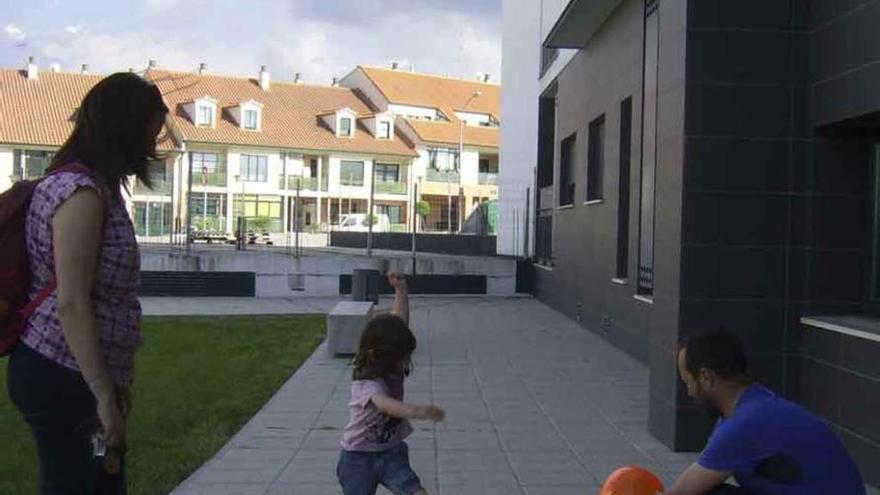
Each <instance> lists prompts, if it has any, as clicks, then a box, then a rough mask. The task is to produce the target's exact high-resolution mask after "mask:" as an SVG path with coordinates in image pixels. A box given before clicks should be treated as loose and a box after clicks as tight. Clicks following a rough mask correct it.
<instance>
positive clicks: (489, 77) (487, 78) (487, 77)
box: [483, 74, 492, 83]
mask: <svg viewBox="0 0 880 495" xmlns="http://www.w3.org/2000/svg"><path fill="white" fill-rule="evenodd" d="M490 79H492V74H483V82H484V83H488V82H489V80H490Z"/></svg>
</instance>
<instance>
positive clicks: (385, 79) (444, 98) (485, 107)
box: [355, 66, 501, 148]
mask: <svg viewBox="0 0 880 495" xmlns="http://www.w3.org/2000/svg"><path fill="white" fill-rule="evenodd" d="M355 70H361V71H363V73H364V74H365V75H366V76H367V77H368V78H369V79H370V80H371V81H372V82H373V84H375V85H376V88H377V89H378V90H379V92H381V93H382V95H383V96H385V98H386V99H387V100H388V102H389V103H394V104H398V105H412V106H420V107H430V108H437V109H439V110H440V111H442V112H443V113H444V114H445V115H446V116H447V117H449V120H450V122H436V121H425V120H416V119H407V121H408V122H409V123H410V125H411V126H412V127H413V129H414V130H415V131H416V133H417V134H418V135H419V137H420V138H421V139H422V140H423V141H428V142H440V143H454V144H458V141H459V119H458V118H457V117H456V116H455V112H456V111H462V107H464V105H465V104H466V103H467V102H468V100H469V99H470V98H471V96H472V95H473V94H474V92H476V91H479V92H480V93H482V94H481V95H480V96H479V97H477V98H474V99H473V100H472V101H471V102H470V104H469V105H468V107H467V110H466V111H467V112H473V113H485V114H489V115H492V116H493V117H495V118H496V119H498V120H499V121H500V120H501V86H500V85H498V84H491V83H483V82H479V81H468V80H465V79H455V78H451V77H443V76H435V75H429V74H419V73H414V72H406V71H402V70H392V69H383V68H379V67H368V66H359V67H358V68H357V69H355ZM464 142H465V143H466V144H470V145H474V146H487V147H496V148H497V147H498V146H500V142H501V132H500V129H499V128H497V127H475V126H465V129H464Z"/></svg>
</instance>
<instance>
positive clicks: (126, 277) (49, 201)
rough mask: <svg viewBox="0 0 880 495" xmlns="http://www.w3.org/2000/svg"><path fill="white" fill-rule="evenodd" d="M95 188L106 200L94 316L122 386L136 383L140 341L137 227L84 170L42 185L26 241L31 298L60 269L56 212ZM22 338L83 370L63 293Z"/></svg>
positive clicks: (106, 355)
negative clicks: (61, 307) (65, 323)
mask: <svg viewBox="0 0 880 495" xmlns="http://www.w3.org/2000/svg"><path fill="white" fill-rule="evenodd" d="M82 187H90V188H92V189H95V190H96V191H97V192H98V194H100V195H101V197H102V198H104V207H105V210H106V211H105V212H104V236H103V242H102V243H101V254H100V260H99V266H98V278H97V283H96V284H95V288H94V291H93V293H92V297H93V301H94V308H95V318H96V320H97V322H98V325H99V326H100V340H101V346H102V348H103V349H104V358H105V359H106V361H107V370H108V372H109V373H110V375H111V376H112V378H113V381H114V383H116V385H118V386H123V387H125V386H129V385H130V384H131V378H132V370H133V367H134V353H135V350H136V349H137V347H138V346H139V345H140V343H141V340H142V337H141V332H140V322H141V306H140V303H139V302H138V287H139V285H140V254H139V252H138V246H137V241H136V240H135V236H134V227H133V226H132V224H131V219H130V218H129V216H128V213H127V211H126V209H125V206H124V204H123V202H122V200H121V198H119V195H118V194H117V195H112V194H110V192H109V190H108V188H107V187H106V185H104V183H103V182H101V183H100V184H99V183H98V182H97V181H96V180H95V179H93V178H92V177H91V176H89V175H86V174H83V173H71V172H59V173H56V174H53V175H51V176H49V177H47V178H46V179H43V181H42V182H40V184H39V185H37V187H36V189H35V191H34V196H33V199H32V200H31V205H30V209H29V210H28V214H27V225H26V227H25V229H26V239H27V249H28V255H29V256H30V260H31V272H32V275H33V277H32V278H33V281H32V282H31V289H30V297H31V298H33V297H35V296H36V295H37V294H39V292H40V291H41V290H42V289H43V288H44V287H46V285H47V284H49V283H50V282H51V280H52V278H53V276H54V273H55V259H54V255H53V247H52V219H53V217H54V216H55V210H56V209H57V208H58V207H59V206H60V205H61V204H62V203H63V202H64V201H66V200H67V199H68V198H69V197H70V196H71V195H72V194H73V193H74V192H75V191H76V190H77V189H79V188H82ZM21 341H22V342H24V343H25V344H26V345H27V346H28V347H30V348H32V349H34V350H35V351H37V352H38V353H40V354H42V355H43V356H46V357H47V358H49V359H51V360H52V361H54V362H56V363H58V364H61V365H62V366H65V367H67V368H70V369H73V370H79V367H78V366H77V363H76V360H75V359H74V357H73V354H72V353H71V352H70V348H69V347H68V346H67V341H66V340H65V338H64V334H63V333H62V331H61V324H60V323H59V321H58V295H57V292H53V293H52V294H51V295H50V296H49V298H48V299H46V301H45V302H43V304H42V305H40V307H39V308H37V310H36V311H35V312H34V314H33V315H31V317H30V318H29V319H28V321H27V323H26V325H25V328H24V330H23V333H22V336H21Z"/></svg>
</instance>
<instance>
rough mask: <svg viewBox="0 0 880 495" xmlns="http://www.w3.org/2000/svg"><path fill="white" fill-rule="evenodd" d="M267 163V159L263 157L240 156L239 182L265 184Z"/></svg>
mask: <svg viewBox="0 0 880 495" xmlns="http://www.w3.org/2000/svg"><path fill="white" fill-rule="evenodd" d="M268 161H269V159H268V157H266V156H263V155H241V180H242V181H245V182H266V181H267V180H268V168H269V166H268Z"/></svg>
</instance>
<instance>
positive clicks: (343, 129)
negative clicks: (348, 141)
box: [339, 117, 351, 137]
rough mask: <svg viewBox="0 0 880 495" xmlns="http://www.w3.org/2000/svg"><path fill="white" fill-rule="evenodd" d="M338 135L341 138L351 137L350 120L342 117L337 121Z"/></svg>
mask: <svg viewBox="0 0 880 495" xmlns="http://www.w3.org/2000/svg"><path fill="white" fill-rule="evenodd" d="M339 135H340V136H342V137H351V119H350V118H348V117H342V118H341V119H339Z"/></svg>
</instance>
